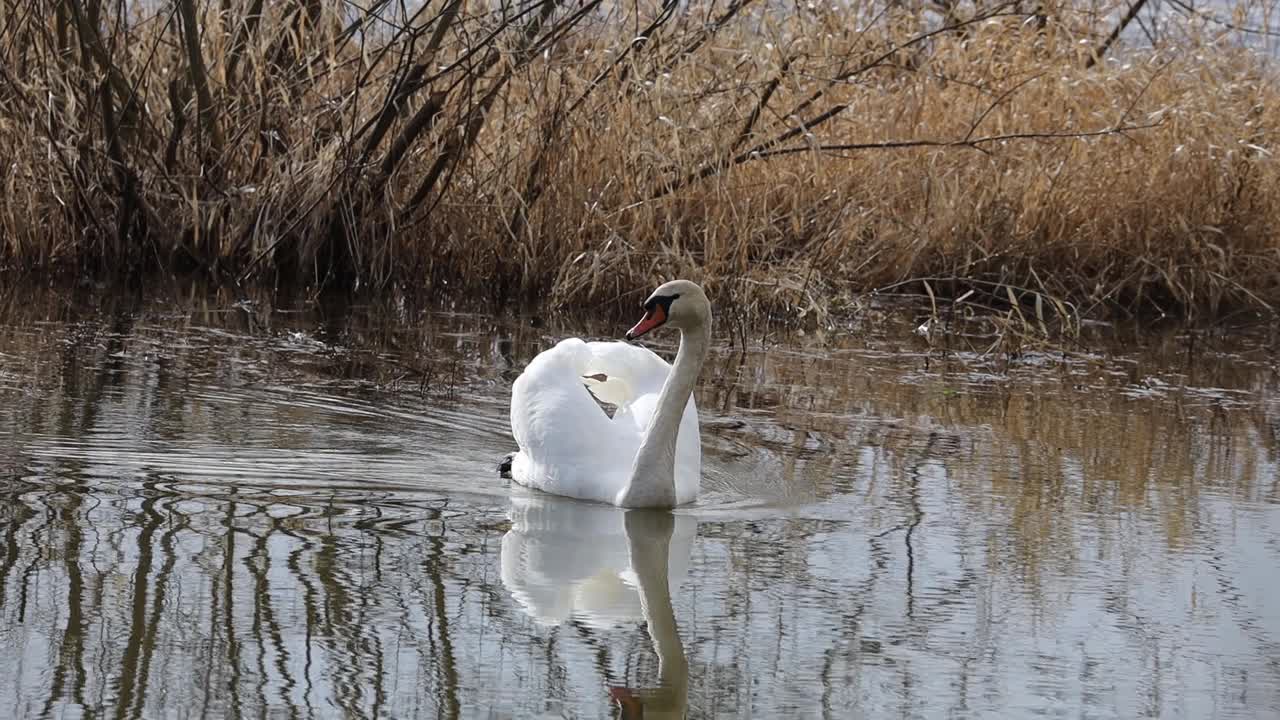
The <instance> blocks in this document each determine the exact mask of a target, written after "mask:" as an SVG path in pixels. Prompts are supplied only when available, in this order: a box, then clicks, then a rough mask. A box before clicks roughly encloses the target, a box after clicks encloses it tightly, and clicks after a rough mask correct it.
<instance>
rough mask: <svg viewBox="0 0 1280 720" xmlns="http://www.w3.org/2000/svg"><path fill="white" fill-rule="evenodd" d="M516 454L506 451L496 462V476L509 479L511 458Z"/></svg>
mask: <svg viewBox="0 0 1280 720" xmlns="http://www.w3.org/2000/svg"><path fill="white" fill-rule="evenodd" d="M515 456H516V454H515V453H507V454H506V455H505V456H503V458H502V460H500V461H499V462H498V477H501V478H506V479H508V480H510V479H511V460H512V458H514V457H515Z"/></svg>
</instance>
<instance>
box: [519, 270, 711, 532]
mask: <svg viewBox="0 0 1280 720" xmlns="http://www.w3.org/2000/svg"><path fill="white" fill-rule="evenodd" d="M644 310H645V315H644V318H642V319H641V320H640V322H638V323H636V325H635V327H633V328H631V329H630V330H628V331H627V335H626V337H627V339H628V340H634V339H635V338H637V337H640V336H641V335H643V334H645V333H647V332H649V331H650V330H653V329H654V328H657V327H660V326H662V325H667V326H670V327H674V328H677V329H679V330H680V350H679V351H678V352H677V353H676V361H675V365H674V366H671V365H668V364H667V363H666V361H664V360H663V359H662V358H660V357H658V356H657V355H655V354H654V353H652V352H650V351H649V350H646V349H644V348H641V347H636V346H634V345H630V344H627V343H622V342H583V341H582V340H580V339H578V338H570V339H568V340H563V341H561V342H560V343H559V344H557V345H556V346H555V347H553V348H551V349H550V350H547V351H546V352H543V353H541V354H539V355H538V356H537V357H535V358H534V359H533V362H531V363H529V366H528V367H527V368H525V371H524V372H523V373H522V374H521V375H520V377H519V378H517V379H516V382H515V386H514V387H513V388H512V393H511V434H512V435H513V436H514V437H515V440H516V444H517V445H519V447H520V450H519V451H518V452H516V453H515V454H514V455H513V456H512V457H511V465H510V472H511V478H512V479H513V480H515V481H516V482H518V483H520V484H521V485H526V486H528V487H532V488H536V489H538V490H543V491H545V492H549V493H554V494H556V495H567V496H569V497H576V498H581V499H584V500H595V501H598V502H607V503H613V504H614V505H618V506H621V507H666V508H669V507H673V506H675V505H682V504H684V503H687V502H692V501H693V500H694V499H695V498H696V497H697V496H698V488H699V486H700V484H701V478H702V447H701V441H700V439H699V436H698V411H697V408H696V407H695V406H694V402H693V397H692V394H693V386H694V383H696V382H697V379H698V372H699V370H700V369H701V368H702V363H703V361H704V360H705V359H706V357H707V349H708V346H709V344H710V336H711V303H709V302H708V301H707V296H706V294H704V293H703V292H702V288H700V287H698V286H697V285H696V284H694V283H692V282H689V281H688V280H672V281H671V282H669V283H666V284H664V285H662V286H661V287H659V288H658V289H657V290H654V291H653V294H652V295H650V296H649V299H648V300H646V301H645V303H644ZM588 386H589V387H590V391H588V389H587V388H588ZM592 395H595V397H596V398H598V399H599V400H600V401H602V402H604V403H608V404H611V405H615V406H616V408H617V409H616V410H615V412H614V415H613V417H612V418H610V417H609V415H608V414H607V413H606V412H605V410H604V409H603V408H602V407H601V406H600V404H599V403H597V402H596V400H595V399H593V398H592Z"/></svg>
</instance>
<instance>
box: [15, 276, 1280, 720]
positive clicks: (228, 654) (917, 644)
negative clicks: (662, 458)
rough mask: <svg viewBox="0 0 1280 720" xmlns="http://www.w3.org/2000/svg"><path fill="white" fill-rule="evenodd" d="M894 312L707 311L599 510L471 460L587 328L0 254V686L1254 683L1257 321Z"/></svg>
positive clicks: (474, 692)
mask: <svg viewBox="0 0 1280 720" xmlns="http://www.w3.org/2000/svg"><path fill="white" fill-rule="evenodd" d="M895 317H896V316H893V315H886V316H882V315H880V314H877V313H869V314H868V315H867V316H865V317H863V318H862V319H861V320H860V321H859V322H858V323H857V324H856V325H852V326H848V327H841V328H839V329H836V330H827V331H824V332H820V333H814V332H812V331H810V332H809V333H808V334H805V335H796V334H790V335H788V334H782V333H779V332H775V331H772V330H770V329H768V328H755V329H753V330H749V331H746V332H744V333H742V334H743V335H745V338H746V343H745V344H746V347H745V348H744V347H743V343H742V341H741V338H738V339H734V338H731V337H730V336H729V335H728V334H726V335H725V336H724V337H723V338H722V342H721V343H720V345H719V347H718V349H717V350H716V351H715V352H714V353H713V356H712V359H711V360H710V362H709V365H708V366H707V368H706V369H705V370H704V373H703V383H702V386H701V388H700V390H699V395H698V400H699V407H700V410H701V414H702V420H703V443H704V452H705V456H706V459H705V463H706V465H707V470H706V478H705V480H704V495H703V498H702V499H701V500H700V501H699V503H698V504H696V505H695V506H693V507H690V508H685V509H682V510H680V511H678V512H676V513H674V514H671V513H637V512H632V513H626V512H623V511H620V510H616V509H613V508H609V507H605V506H598V505H591V504H586V503H578V502H573V501H566V500H558V499H554V498H549V497H546V496H540V495H537V494H533V493H529V492H526V491H523V490H521V489H519V488H513V487H510V486H509V485H507V484H506V483H504V482H503V481H502V480H501V479H500V478H498V477H497V474H496V472H494V464H495V462H496V460H497V459H498V458H499V457H500V456H501V455H503V454H504V453H506V452H508V451H509V450H510V449H511V444H510V440H509V433H508V427H507V419H506V414H507V401H508V397H509V392H510V384H511V381H512V380H513V379H514V378H515V377H516V375H517V374H518V373H519V370H520V368H521V367H523V365H524V364H525V363H527V362H528V360H529V359H530V358H531V357H532V356H533V355H534V354H536V353H537V352H538V351H539V350H541V349H545V348H546V347H549V346H550V345H551V344H552V343H553V342H554V341H555V340H557V339H559V338H561V337H563V336H566V335H576V334H587V335H596V336H600V335H605V334H608V333H612V332H615V331H616V330H617V329H618V328H614V327H613V324H602V323H601V322H599V321H590V322H588V321H584V320H582V319H575V318H571V317H556V316H549V317H546V318H530V317H517V316H493V315H486V314H483V313H470V312H460V311H456V310H455V311H446V310H442V309H441V308H439V307H434V308H433V307H430V306H426V307H420V306H417V305H415V304H413V303H410V302H407V301H394V302H390V301H389V302H384V303H373V304H350V303H345V302H337V301H327V300H326V301H324V302H308V301H306V300H300V301H291V302H275V301H272V300H271V299H269V298H256V299H243V298H235V297H228V296H220V295H216V294H206V293H201V292H191V291H186V292H182V293H179V292H177V291H172V290H155V291H152V292H151V293H149V294H147V295H145V296H137V295H129V294H121V293H114V292H106V291H95V290H92V289H89V290H81V291H78V292H75V293H67V292H54V291H29V290H24V291H18V290H0V517H2V518H3V522H2V523H0V650H3V652H0V716H7V717H99V716H103V715H109V716H112V717H146V718H155V717H227V716H251V717H261V716H270V717H322V716H325V717H328V716H354V717H395V718H407V717H443V718H451V717H480V718H508V717H511V718H517V717H518V718H526V717H572V718H595V717H619V716H621V717H640V716H641V714H643V716H644V717H647V718H654V717H679V716H681V715H682V714H687V715H688V716H689V717H759V718H780V717H788V718H790V717H796V718H809V717H812V718H819V717H835V718H847V717H889V716H894V717H912V718H914V717H921V718H934V717H937V718H970V717H973V718H977V717H1027V716H1039V715H1046V716H1052V717H1087V718H1111V717H1114V718H1133V717H1169V718H1271V717H1276V716H1277V714H1280V602H1276V601H1275V599H1274V598H1275V597H1277V596H1280V579H1278V578H1277V576H1278V573H1277V569H1278V568H1280V479H1278V475H1277V468H1276V459H1277V433H1278V429H1280V412H1278V411H1280V406H1278V404H1277V403H1278V400H1277V395H1276V389H1277V377H1276V360H1275V353H1274V352H1273V350H1272V348H1273V347H1274V338H1273V337H1271V336H1269V335H1267V334H1265V333H1263V332H1260V331H1259V330H1258V329H1256V328H1255V329H1254V330H1253V331H1248V332H1233V333H1204V332H1200V333H1189V332H1168V333H1163V334H1160V335H1129V334H1125V333H1120V334H1119V335H1120V337H1119V338H1118V339H1117V340H1115V341H1114V342H1111V343H1104V344H1098V345H1095V347H1104V348H1108V349H1105V350H1102V351H1097V352H1088V353H1087V352H1083V351H1072V352H1068V353H1060V352H1059V353H1048V352H1045V353H1037V352H1030V351H1027V352H1022V353H1020V354H1018V355H1015V356H1009V355H1006V354H1001V353H998V352H992V353H985V351H986V350H987V348H988V347H989V346H990V344H991V343H990V342H989V338H981V337H971V338H963V337H961V338H954V339H953V341H952V342H951V343H950V344H949V350H948V351H947V352H943V351H942V350H941V349H940V347H939V346H938V345H937V344H935V346H934V347H932V348H931V347H929V346H928V344H926V342H925V340H924V339H922V338H921V337H919V336H916V335H913V334H911V333H910V332H909V329H910V328H911V327H912V326H913V324H914V323H913V322H911V320H912V319H911V318H910V317H907V318H905V319H903V320H902V321H901V322H899V321H898V320H896V319H894V318H895ZM625 324H626V323H622V324H619V327H622V326H624V325H625ZM720 326H721V327H722V328H724V329H726V331H727V330H728V329H729V328H731V327H733V326H734V324H733V323H730V322H723V323H721V325H720ZM735 334H736V333H735ZM656 340H657V343H656V344H655V345H653V347H655V349H658V350H659V351H662V352H670V351H671V350H672V349H673V346H672V345H671V344H670V343H671V342H672V339H671V338H663V337H659V338H656Z"/></svg>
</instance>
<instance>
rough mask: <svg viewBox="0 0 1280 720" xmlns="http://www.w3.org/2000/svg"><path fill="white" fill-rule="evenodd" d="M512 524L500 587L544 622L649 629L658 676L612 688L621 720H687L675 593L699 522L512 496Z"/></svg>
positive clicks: (660, 513)
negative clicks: (643, 719) (641, 623)
mask: <svg viewBox="0 0 1280 720" xmlns="http://www.w3.org/2000/svg"><path fill="white" fill-rule="evenodd" d="M510 518H511V522H512V526H511V529H510V530H509V531H507V534H506V535H505V536H504V537H503V538H502V558H501V561H502V583H503V585H505V586H506V587H507V590H508V592H510V593H511V596H512V597H513V598H515V600H516V601H517V602H518V603H519V605H520V607H521V609H522V610H523V611H524V612H525V613H526V614H527V615H529V617H531V618H533V619H534V620H535V621H537V622H538V623H540V624H543V625H561V624H566V623H581V624H583V625H585V626H587V627H590V628H598V629H606V630H607V629H609V628H613V627H616V626H619V625H627V624H631V623H637V622H643V623H644V624H645V626H646V627H647V629H648V633H649V637H650V639H651V641H652V648H653V652H654V654H655V655H656V656H657V659H658V672H657V677H656V678H641V677H635V678H628V682H626V683H625V684H620V685H619V684H611V685H610V686H609V687H608V688H607V690H608V693H609V697H610V698H611V699H612V700H613V701H614V702H615V703H616V704H617V705H618V707H619V708H620V709H621V711H622V717H624V718H640V717H644V718H683V717H684V715H685V709H686V706H687V703H688V696H689V663H688V660H687V659H686V658H685V653H684V645H683V644H682V643H681V641H680V632H679V628H678V626H677V622H676V617H675V610H674V608H673V606H672V592H673V590H676V589H678V588H679V587H680V583H681V582H682V581H683V580H684V578H685V575H686V573H687V572H688V564H689V553H690V550H691V548H692V547H693V541H694V538H695V537H696V536H697V531H698V523H697V521H695V520H694V519H693V518H692V517H691V516H688V515H673V514H671V513H669V512H665V511H653V510H622V509H619V508H615V507H610V506H606V505H597V504H594V503H584V502H578V501H574V500H567V499H562V498H552V497H540V496H533V495H532V494H530V495H527V496H525V495H521V496H517V497H514V498H513V499H512V505H511V511H510Z"/></svg>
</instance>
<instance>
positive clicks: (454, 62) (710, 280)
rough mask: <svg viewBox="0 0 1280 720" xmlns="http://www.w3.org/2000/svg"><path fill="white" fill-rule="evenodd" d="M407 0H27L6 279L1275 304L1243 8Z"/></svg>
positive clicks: (9, 10) (8, 199) (1277, 219)
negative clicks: (52, 272) (54, 273)
mask: <svg viewBox="0 0 1280 720" xmlns="http://www.w3.org/2000/svg"><path fill="white" fill-rule="evenodd" d="M122 6H123V7H124V8H127V10H126V11H125V12H126V13H127V14H126V15H125V16H120V15H118V13H119V12H121V10H120V8H121V7H122ZM405 7H406V5H404V4H402V3H392V2H388V1H387V0H360V1H358V2H354V3H352V2H329V1H326V0H305V1H304V0H286V1H285V2H279V3H277V2H262V0H221V1H220V2H217V3H214V2H200V3H197V2H194V0H176V2H126V3H123V5H122V4H118V3H110V4H107V3H102V2H101V1H100V0H45V1H43V2H37V3H26V2H17V1H15V0H7V2H6V9H5V10H4V13H3V17H2V19H0V155H3V157H4V158H5V159H6V160H5V163H4V167H3V168H0V182H2V183H3V188H4V195H3V199H2V200H0V266H4V267H9V268H17V269H37V268H52V267H71V268H75V269H76V270H77V271H83V272H108V273H116V272H122V271H124V272H130V273H133V272H151V271H156V270H162V271H193V270H194V271H200V272H203V273H207V274H209V275H212V276H214V277H218V278H222V279H225V280H235V281H247V280H249V279H250V278H274V279H277V280H279V281H302V282H307V283H316V284H320V283H328V282H341V283H349V284H357V285H361V286H383V285H386V284H390V283H397V284H401V285H403V286H406V287H424V288H425V287H435V288H438V287H441V286H443V285H446V284H448V285H449V286H450V287H454V288H459V287H460V288H463V289H465V290H468V291H479V290H481V289H482V288H483V289H484V291H486V292H493V293H494V294H496V295H498V296H500V297H506V296H511V295H516V294H521V295H525V294H539V295H543V296H549V297H552V298H553V299H554V300H556V301H560V302H567V301H588V300H589V301H593V302H594V301H600V300H606V301H607V300H612V299H616V298H619V297H624V296H625V297H628V299H630V295H631V294H633V293H636V292H639V291H640V290H641V289H644V288H647V287H649V286H650V285H651V284H652V283H653V282H654V281H656V280H657V279H658V278H662V277H668V276H672V275H685V276H689V277H692V278H694V279H699V280H702V281H704V282H706V283H707V284H709V285H711V286H712V287H713V290H715V291H716V292H717V293H718V294H719V295H720V297H721V298H722V299H723V298H733V299H734V300H735V301H737V304H738V305H739V306H744V307H758V308H769V309H780V308H788V309H790V310H791V311H792V312H810V311H812V312H817V313H820V314H821V313H825V312H827V311H829V310H830V309H831V308H832V307H833V306H835V305H838V304H839V303H841V302H844V301H847V300H849V299H850V298H854V297H856V296H857V295H858V294H859V293H864V292H867V291H871V290H875V289H891V290H895V291H897V290H909V291H912V292H917V291H918V292H922V293H923V292H927V293H928V294H929V295H931V296H932V295H935V294H936V295H938V296H947V295H949V296H951V297H956V296H959V295H962V294H963V293H965V292H967V291H969V290H977V291H979V293H980V294H981V295H982V296H984V297H987V298H997V299H999V301H1000V302H1005V303H1008V302H1010V301H1012V302H1014V303H1016V304H1023V305H1024V306H1026V307H1028V308H1029V307H1031V306H1032V305H1033V304H1037V301H1038V300H1040V299H1045V300H1046V302H1045V303H1044V305H1043V306H1042V307H1037V309H1038V310H1040V311H1041V313H1042V314H1043V313H1045V312H1046V310H1045V308H1049V309H1050V311H1058V312H1069V313H1071V314H1073V315H1079V314H1092V313H1096V312H1098V311H1099V310H1100V309H1104V308H1105V309H1116V308H1123V309H1134V308H1139V309H1155V310H1165V311H1176V312H1183V313H1188V314H1193V313H1207V314H1214V313H1218V312H1220V311H1221V310H1223V309H1225V308H1228V307H1231V308H1235V307H1253V308H1262V307H1268V306H1269V305H1270V304H1274V303H1276V302H1280V272H1278V271H1280V240H1278V239H1277V230H1278V229H1280V182H1277V180H1280V178H1278V177H1277V176H1278V175H1280V171H1278V170H1277V164H1276V162H1275V159H1274V158H1272V157H1271V155H1272V153H1273V152H1274V146H1275V145H1276V140H1277V133H1278V132H1280V126H1278V122H1277V121H1278V119H1280V118H1278V107H1280V106H1278V104H1277V100H1278V99H1280V89H1278V88H1277V83H1276V78H1275V77H1273V76H1272V75H1271V74H1270V71H1269V70H1268V69H1267V68H1266V66H1265V63H1264V61H1263V54H1262V53H1258V52H1255V51H1253V50H1247V49H1245V47H1246V45H1247V44H1248V42H1247V41H1248V39H1249V38H1251V37H1252V38H1258V37H1263V38H1265V37H1267V35H1266V32H1261V33H1259V32H1257V31H1258V30H1265V28H1255V27H1249V25H1250V23H1252V22H1254V19H1255V18H1258V17H1264V16H1267V14H1266V13H1262V12H1261V11H1260V10H1258V9H1252V10H1251V9H1250V8H1247V7H1246V8H1242V9H1241V11H1240V12H1237V13H1236V14H1235V15H1232V16H1230V17H1229V18H1228V17H1227V16H1226V14H1224V15H1223V16H1222V17H1209V16H1205V15H1195V14H1191V13H1190V12H1189V10H1187V8H1184V7H1183V6H1181V5H1178V4H1176V3H1175V5H1173V6H1171V9H1169V10H1166V11H1164V14H1163V15H1160V16H1156V19H1157V20H1158V22H1157V23H1156V24H1155V25H1151V24H1150V23H1147V24H1143V25H1141V30H1142V31H1144V33H1143V34H1140V32H1139V25H1140V23H1139V21H1134V22H1133V24H1132V25H1131V27H1130V28H1129V29H1127V30H1126V31H1125V32H1123V33H1119V37H1120V40H1118V41H1112V40H1111V38H1112V36H1114V35H1116V33H1115V31H1116V30H1117V29H1118V27H1119V26H1120V24H1121V23H1122V22H1123V21H1124V20H1125V19H1126V18H1132V17H1134V16H1135V15H1137V16H1138V17H1139V18H1142V17H1143V16H1144V15H1143V13H1146V12H1147V11H1142V12H1128V10H1130V6H1128V5H1123V4H1114V5H1113V4H1108V2H1107V0H1103V2H1102V3H1101V4H1100V5H1094V4H1089V3H1086V2H1083V0H1075V1H1072V2H1047V3H1041V4H1035V3H1032V2H1014V3H1003V4H993V3H979V4H977V5H976V6H971V5H960V4H955V5H951V4H947V3H943V2H935V3H932V4H927V5H926V4H920V3H907V4H899V3H890V4H888V5H886V4H883V3H880V2H871V1H869V0H854V2H852V3H848V4H844V3H836V4H834V5H833V4H830V3H828V2H825V1H823V2H817V1H815V2H813V3H799V4H780V3H774V2H763V1H762V0H728V1H727V2H726V1H725V0H693V1H692V2H690V3H686V4H678V3H670V4H667V5H658V4H656V3H654V2H652V1H650V2H643V3H639V4H633V3H613V2H604V0H577V1H575V2H565V1H564V0H529V1H528V2H523V3H515V4H509V3H507V2H506V1H505V0H492V1H491V2H487V3H485V2H479V3H477V2H472V3H463V2H461V0H432V1H431V2H427V3H425V4H423V5H421V6H415V5H412V4H410V5H408V6H407V7H408V8H409V9H408V10H406V9H404V8H405ZM415 8H417V9H415ZM1184 10H1187V12H1183V11H1184ZM1255 10H1258V11H1255ZM1153 28H1154V29H1153ZM1155 30H1158V31H1159V33H1158V34H1154V35H1153V34H1152V33H1153V32H1155ZM1126 38H1133V39H1134V40H1135V41H1134V42H1128V43H1126V41H1125V39H1126ZM1139 41H1140V42H1139ZM1068 303H1070V305H1069V304H1068ZM1068 307H1071V308H1075V310H1068V309H1067V308H1068Z"/></svg>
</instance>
